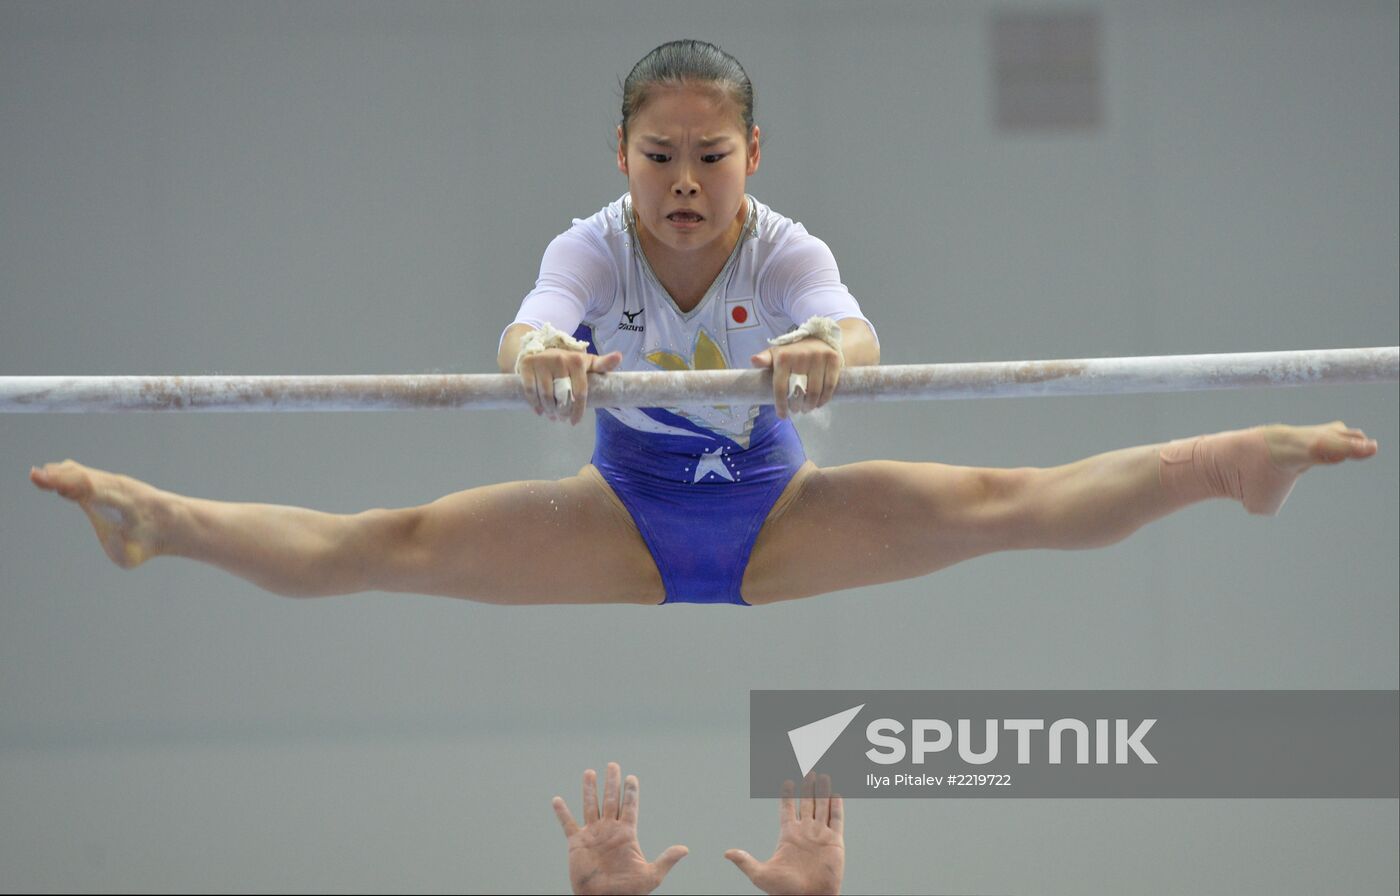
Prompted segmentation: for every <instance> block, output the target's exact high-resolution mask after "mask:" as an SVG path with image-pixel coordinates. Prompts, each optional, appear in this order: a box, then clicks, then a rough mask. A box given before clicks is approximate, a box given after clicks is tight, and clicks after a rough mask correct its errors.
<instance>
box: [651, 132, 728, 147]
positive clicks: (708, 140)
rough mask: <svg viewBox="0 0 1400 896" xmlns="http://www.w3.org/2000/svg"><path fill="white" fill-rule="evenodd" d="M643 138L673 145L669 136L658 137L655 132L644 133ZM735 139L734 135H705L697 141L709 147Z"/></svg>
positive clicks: (663, 144) (658, 143) (665, 144)
mask: <svg viewBox="0 0 1400 896" xmlns="http://www.w3.org/2000/svg"><path fill="white" fill-rule="evenodd" d="M642 139H643V140H645V141H647V142H648V143H655V144H656V145H657V146H670V145H671V141H670V140H669V139H668V138H666V137H658V136H656V135H655V134H644V135H642ZM733 139H734V138H733V137H728V136H726V137H704V138H701V139H700V140H699V141H697V142H699V144H700V145H701V146H706V147H708V146H718V145H719V144H721V143H728V142H730V141H732V140H733Z"/></svg>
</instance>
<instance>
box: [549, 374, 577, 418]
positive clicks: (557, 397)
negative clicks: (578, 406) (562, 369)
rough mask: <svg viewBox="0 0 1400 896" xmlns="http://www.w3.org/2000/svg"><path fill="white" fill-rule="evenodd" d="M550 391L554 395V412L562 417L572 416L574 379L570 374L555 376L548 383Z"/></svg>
mask: <svg viewBox="0 0 1400 896" xmlns="http://www.w3.org/2000/svg"><path fill="white" fill-rule="evenodd" d="M549 390H550V393H551V394H552V395H553V396H554V407H555V413H556V414H557V415H558V416H559V417H560V418H563V417H565V416H568V417H569V418H572V417H573V412H574V381H573V376H572V374H570V375H568V376H556V377H555V378H554V379H553V380H552V381H551V382H550V384H549Z"/></svg>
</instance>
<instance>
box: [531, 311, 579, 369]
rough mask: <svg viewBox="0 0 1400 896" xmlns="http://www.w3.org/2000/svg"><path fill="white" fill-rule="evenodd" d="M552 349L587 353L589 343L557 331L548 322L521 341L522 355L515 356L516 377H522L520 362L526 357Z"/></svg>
mask: <svg viewBox="0 0 1400 896" xmlns="http://www.w3.org/2000/svg"><path fill="white" fill-rule="evenodd" d="M551 348H562V349H565V350H567V351H571V352H585V351H588V343H587V342H585V341H583V340H582V339H575V338H574V337H572V336H570V335H569V334H568V333H565V332H564V331H563V330H556V329H555V328H554V325H553V324H551V323H549V322H548V321H546V322H545V325H544V326H542V327H540V328H539V329H538V330H532V331H530V332H529V333H527V334H525V339H524V340H522V341H521V343H520V354H518V355H516V356H515V373H516V375H517V376H519V375H520V362H521V360H523V359H524V358H525V356H526V355H537V354H539V353H540V352H542V351H545V350H547V349H551Z"/></svg>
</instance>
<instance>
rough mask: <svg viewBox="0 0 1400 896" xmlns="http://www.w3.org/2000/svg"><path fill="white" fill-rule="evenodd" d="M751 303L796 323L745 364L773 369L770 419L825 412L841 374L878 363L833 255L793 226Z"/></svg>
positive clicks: (876, 347) (876, 343)
mask: <svg viewBox="0 0 1400 896" xmlns="http://www.w3.org/2000/svg"><path fill="white" fill-rule="evenodd" d="M758 299H759V302H760V303H762V305H763V306H764V308H765V310H767V311H768V312H769V313H771V314H774V315H777V316H780V317H786V318H787V319H789V320H791V321H794V322H795V323H797V324H798V327H797V331H796V332H789V333H787V334H784V335H783V336H782V337H779V338H778V339H777V340H770V342H776V343H779V344H774V345H773V347H772V348H770V349H766V350H764V351H762V352H759V353H758V354H756V355H754V356H753V358H752V359H751V363H752V364H753V365H754V366H755V367H771V368H772V369H773V403H774V405H775V407H776V408H777V411H778V416H780V417H786V416H788V413H789V411H790V410H791V411H813V410H816V409H817V408H819V407H822V406H823V405H825V404H826V403H827V402H828V401H830V400H831V397H832V395H833V394H834V393H835V391H836V387H837V385H838V383H839V381H840V377H841V370H842V368H844V367H851V366H854V367H864V366H867V365H872V364H879V363H880V340H879V337H878V336H877V335H876V333H875V328H874V327H873V326H872V325H871V324H870V322H869V321H868V320H866V318H865V315H864V314H863V313H862V312H861V310H860V305H859V304H858V303H857V302H856V300H855V297H854V296H852V295H851V292H850V290H848V289H847V288H846V285H845V284H844V283H842V282H841V272H840V271H839V270H838V269H837V267H836V258H835V256H833V255H832V254H831V250H830V249H829V248H828V247H827V245H826V243H824V242H822V241H821V240H819V239H817V238H816V237H814V236H812V235H811V234H809V233H807V232H806V229H805V228H802V227H801V225H797V231H796V233H795V234H794V236H793V237H792V238H791V239H789V240H788V241H787V242H785V243H783V245H782V246H780V247H779V248H778V249H777V250H775V252H774V254H773V257H772V258H771V260H770V261H769V262H768V263H767V264H766V265H765V267H764V269H763V272H762V273H761V274H760V276H759V283H758ZM833 325H834V326H833ZM833 330H834V331H835V332H833ZM794 376H796V377H798V379H797V380H793V377H794Z"/></svg>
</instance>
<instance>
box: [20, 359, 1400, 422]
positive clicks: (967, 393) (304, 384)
mask: <svg viewBox="0 0 1400 896" xmlns="http://www.w3.org/2000/svg"><path fill="white" fill-rule="evenodd" d="M771 377H772V373H771V371H768V370H707V371H691V372H683V373H663V372H656V373H650V372H648V373H608V374H601V375H600V374H593V375H591V376H590V379H589V387H588V388H589V396H588V401H589V403H590V404H592V405H593V406H595V407H665V406H677V405H679V406H684V405H714V404H765V403H768V402H771V401H772V397H773V389H772V385H771V383H772V380H771ZM1397 381H1400V347H1397V346H1388V347H1381V348H1343V349H1321V350H1315V351H1288V352H1249V353H1243V354H1215V355H1161V356H1156V357H1141V358H1081V359H1075V360H1059V361H993V362H983V363H972V364H906V365H891V366H885V367H879V366H876V367H849V368H847V369H845V370H843V371H842V372H841V383H840V385H839V386H838V388H837V390H836V395H835V398H834V399H833V400H835V401H906V400H911V399H954V398H963V399H966V398H1028V397H1037V396H1045V395H1128V394H1135V393H1144V392H1195V391H1203V390H1208V389H1245V388H1264V389H1274V388H1281V387H1285V386H1316V385H1327V384H1340V383H1394V382H1397ZM525 407H528V405H527V403H526V401H525V398H524V396H523V395H521V389H520V382H519V380H518V379H517V378H516V377H515V376H511V375H509V374H398V375H392V374H372V375H358V374H356V375H341V376H0V413H63V414H92V413H110V412H121V411H201V412H225V413H226V412H235V411H280V412H284V413H285V412H293V413H296V412H304V411H389V410H427V409H441V408H525Z"/></svg>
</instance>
